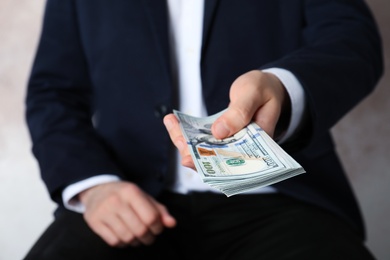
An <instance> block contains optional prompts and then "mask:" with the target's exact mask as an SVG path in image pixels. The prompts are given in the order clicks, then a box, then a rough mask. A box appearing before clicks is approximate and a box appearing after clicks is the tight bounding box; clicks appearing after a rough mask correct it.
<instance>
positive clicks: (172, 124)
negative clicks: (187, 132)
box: [164, 114, 196, 170]
mask: <svg viewBox="0 0 390 260" xmlns="http://www.w3.org/2000/svg"><path fill="white" fill-rule="evenodd" d="M164 125H165V127H166V129H167V131H168V133H169V137H170V138H171V140H172V142H173V144H174V145H175V146H176V148H177V149H178V150H179V153H180V156H181V164H182V165H183V166H185V167H188V168H191V169H193V170H196V168H195V164H194V161H193V160H192V157H191V154H190V151H189V150H188V146H187V143H186V140H185V138H184V136H183V133H182V131H181V129H180V125H179V121H178V120H177V118H176V116H175V115H174V114H168V115H166V116H165V117H164Z"/></svg>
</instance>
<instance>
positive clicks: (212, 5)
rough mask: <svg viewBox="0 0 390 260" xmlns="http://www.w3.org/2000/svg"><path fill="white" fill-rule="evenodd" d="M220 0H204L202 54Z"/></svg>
mask: <svg viewBox="0 0 390 260" xmlns="http://www.w3.org/2000/svg"><path fill="white" fill-rule="evenodd" d="M219 1H220V0H204V17H203V35H202V56H203V54H204V50H205V49H206V48H207V42H208V39H209V36H210V32H211V28H212V24H213V21H214V17H215V12H216V9H217V6H218V3H219Z"/></svg>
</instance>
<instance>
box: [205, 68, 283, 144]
mask: <svg viewBox="0 0 390 260" xmlns="http://www.w3.org/2000/svg"><path fill="white" fill-rule="evenodd" d="M287 99H288V94H287V92H286V90H285V88H284V86H283V84H282V83H281V82H280V80H279V79H278V78H277V77H276V76H274V75H273V74H270V73H264V72H262V71H260V70H253V71H250V72H248V73H245V74H243V75H241V76H240V77H238V78H237V79H236V80H235V81H234V82H233V84H232V86H231V88H230V105H229V107H228V109H227V111H226V112H225V113H224V114H223V115H222V116H221V117H219V118H218V119H217V120H216V121H215V123H214V124H213V126H212V132H213V135H214V136H215V137H216V138H219V139H223V138H226V137H228V136H231V135H233V134H235V133H237V132H238V131H239V130H241V129H242V128H244V127H245V126H246V125H247V124H248V123H249V122H250V121H252V120H254V121H255V122H256V123H257V124H258V125H260V126H261V127H262V128H263V129H264V131H265V132H266V133H267V134H268V135H270V136H271V137H272V136H273V134H274V131H275V127H276V124H277V122H278V120H279V117H280V114H281V112H282V109H283V107H284V103H285V102H286V100H287Z"/></svg>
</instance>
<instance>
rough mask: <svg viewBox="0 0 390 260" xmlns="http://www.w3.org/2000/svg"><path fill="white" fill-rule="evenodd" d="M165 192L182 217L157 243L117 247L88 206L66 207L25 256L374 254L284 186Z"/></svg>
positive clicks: (349, 258)
mask: <svg viewBox="0 0 390 260" xmlns="http://www.w3.org/2000/svg"><path fill="white" fill-rule="evenodd" d="M159 200H160V201H162V202H164V203H165V205H166V206H167V207H168V208H169V210H170V212H171V214H173V215H174V216H175V217H176V219H177V222H178V224H177V226H176V227H175V228H174V229H166V230H165V231H164V232H163V233H162V234H161V235H160V236H159V237H158V238H157V239H156V241H155V243H154V244H153V245H151V246H141V247H136V248H134V247H126V248H112V247H110V246H108V245H107V244H106V243H105V242H104V241H103V240H102V239H100V237H98V236H97V235H95V234H94V233H93V232H92V231H91V230H90V229H89V227H88V226H87V224H86V223H85V222H84V219H83V217H82V215H81V214H78V213H74V212H70V211H66V210H64V211H62V213H61V214H59V216H58V217H56V218H55V220H54V222H53V223H52V224H51V225H50V226H49V227H48V229H47V230H46V231H45V232H44V233H43V234H42V236H41V237H40V238H39V239H38V241H37V242H36V244H35V245H34V246H33V247H32V248H31V250H30V252H28V254H27V256H26V257H25V258H24V259H25V260H30V259H32V260H43V259H50V260H61V259H71V260H77V259H83V260H86V259H93V260H97V259H110V260H113V259H153V260H156V259H169V260H174V259H180V260H184V259H194V260H195V259H196V260H199V259H213V260H216V259H224V260H225V259H226V260H227V259H234V260H246V259H248V260H249V259H250V260H253V259H261V260H267V259H270V260H279V259H280V260H282V259H299V260H305V259H310V260H322V259H324V260H330V259H332V260H337V259H342V260H355V259H362V260H363V259H367V260H368V259H371V260H372V259H374V257H373V256H372V254H371V253H370V252H369V251H368V250H367V248H366V247H365V245H364V242H363V241H362V240H361V239H360V238H359V236H358V234H357V233H355V232H354V230H353V229H352V228H351V227H350V226H349V224H347V223H345V222H344V220H341V219H339V218H338V217H337V216H334V215H333V214H332V213H329V212H327V211H325V210H323V209H320V208H317V207H315V206H312V205H307V204H305V203H302V202H300V201H297V200H294V199H292V198H289V197H286V196H284V195H281V194H259V195H235V196H232V197H229V198H227V197H226V196H225V195H220V194H210V193H193V194H191V195H178V194H173V193H164V194H163V195H162V196H161V198H159Z"/></svg>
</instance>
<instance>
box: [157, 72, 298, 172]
mask: <svg viewBox="0 0 390 260" xmlns="http://www.w3.org/2000/svg"><path fill="white" fill-rule="evenodd" d="M289 103H290V102H289V96H288V94H287V91H286V89H285V88H284V86H283V84H282V83H281V81H280V80H279V79H278V78H277V77H276V76H275V75H273V74H271V73H266V72H262V71H260V70H252V71H249V72H247V73H245V74H243V75H241V76H240V77H238V78H237V79H236V80H235V81H234V82H233V84H232V86H231V88H230V104H229V107H228V109H227V110H226V112H225V113H223V114H222V115H221V116H220V117H219V118H218V119H217V120H216V121H215V122H214V124H213V125H212V127H211V131H212V134H213V135H214V137H215V138H217V139H224V138H226V137H229V136H232V135H234V134H235V133H237V132H238V131H240V130H241V129H242V128H244V127H245V126H246V125H248V124H249V123H250V122H251V121H255V122H256V123H257V124H258V125H259V126H260V127H261V128H263V129H264V131H265V132H266V133H267V134H268V135H269V136H271V137H273V135H274V132H275V127H276V124H277V123H278V120H279V118H280V115H281V114H282V112H284V110H288V109H290V108H289ZM164 124H165V126H166V128H167V130H168V133H169V136H170V138H171V140H172V142H173V144H174V145H175V146H176V147H177V149H178V150H179V153H180V155H181V158H182V161H181V164H182V165H183V166H185V167H189V168H192V169H195V165H194V162H193V161H192V158H191V155H190V152H189V150H188V148H187V145H186V141H185V139H184V136H183V135H182V133H181V129H180V126H179V122H178V120H177V118H176V117H175V116H174V115H173V114H169V115H167V116H165V117H164Z"/></svg>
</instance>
